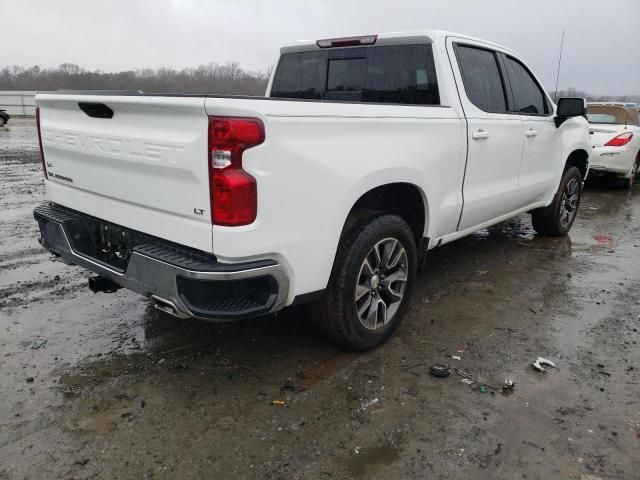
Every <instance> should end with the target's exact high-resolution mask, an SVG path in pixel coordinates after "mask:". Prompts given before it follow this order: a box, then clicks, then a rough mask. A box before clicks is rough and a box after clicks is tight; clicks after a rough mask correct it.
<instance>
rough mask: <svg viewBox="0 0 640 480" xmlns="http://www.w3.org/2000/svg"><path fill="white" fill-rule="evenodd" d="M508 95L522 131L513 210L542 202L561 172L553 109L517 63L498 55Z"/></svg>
mask: <svg viewBox="0 0 640 480" xmlns="http://www.w3.org/2000/svg"><path fill="white" fill-rule="evenodd" d="M501 61H502V62H503V65H504V71H505V72H506V74H507V75H506V79H507V84H508V87H509V88H508V93H509V96H510V98H509V110H510V111H511V112H512V113H513V114H514V115H517V116H518V118H520V120H521V121H522V124H523V127H524V148H523V154H522V162H521V165H520V175H519V185H520V188H519V190H518V195H517V197H516V199H515V200H516V202H517V207H518V208H521V207H525V206H527V205H530V204H532V203H535V202H538V201H540V200H543V199H545V197H547V196H548V193H549V191H555V189H556V188H557V186H558V185H557V183H558V174H559V172H560V170H561V168H562V165H561V162H562V159H561V158H560V152H562V148H560V145H559V141H560V135H561V134H560V133H559V131H558V129H557V128H556V125H555V122H554V119H553V109H552V107H551V102H550V101H549V98H548V97H547V95H546V93H545V92H544V90H543V89H542V87H541V86H540V84H539V83H538V81H537V80H536V78H535V77H534V76H533V74H532V73H531V72H530V71H529V69H528V68H527V67H526V66H525V65H524V64H523V63H522V62H521V61H520V60H518V59H516V58H515V57H513V56H511V55H507V54H504V55H502V54H501Z"/></svg>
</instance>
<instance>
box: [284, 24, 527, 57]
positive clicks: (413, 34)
mask: <svg viewBox="0 0 640 480" xmlns="http://www.w3.org/2000/svg"><path fill="white" fill-rule="evenodd" d="M447 37H456V38H461V39H467V40H472V41H475V42H481V43H484V44H485V45H487V46H490V47H494V48H497V49H500V50H504V51H508V52H511V53H514V54H515V52H514V51H513V50H511V49H509V48H507V47H505V46H503V45H499V44H497V43H494V42H490V41H487V40H483V39H481V38H476V37H472V36H469V35H464V34H461V33H455V32H449V31H446V30H407V31H402V32H385V33H378V34H375V33H374V34H369V35H355V36H344V37H333V38H322V39H316V40H299V41H297V42H292V43H290V44H287V45H285V46H283V47H282V48H281V49H280V53H281V54H284V53H293V52H307V51H317V50H322V49H324V48H331V47H347V46H349V47H357V46H366V45H405V44H416V43H424V44H430V43H433V42H434V41H436V40H440V39H445V38H447ZM372 40H373V41H372ZM328 42H334V44H333V45H329V44H328ZM360 42H362V43H360ZM321 45H322V46H321Z"/></svg>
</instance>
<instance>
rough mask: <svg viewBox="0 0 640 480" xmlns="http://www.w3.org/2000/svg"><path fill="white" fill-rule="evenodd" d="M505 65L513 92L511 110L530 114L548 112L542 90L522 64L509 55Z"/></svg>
mask: <svg viewBox="0 0 640 480" xmlns="http://www.w3.org/2000/svg"><path fill="white" fill-rule="evenodd" d="M505 65H506V68H507V74H508V75H509V83H510V84H511V93H512V94H513V103H514V108H513V110H514V111H516V112H519V113H525V114H531V115H544V114H546V113H549V105H548V103H547V99H546V96H545V94H544V92H543V91H542V89H541V88H540V86H539V85H538V82H536V81H535V79H534V78H533V76H531V74H530V73H529V71H528V70H527V69H526V68H525V67H524V65H522V64H521V63H520V62H518V61H517V60H515V59H513V58H511V57H506V58H505Z"/></svg>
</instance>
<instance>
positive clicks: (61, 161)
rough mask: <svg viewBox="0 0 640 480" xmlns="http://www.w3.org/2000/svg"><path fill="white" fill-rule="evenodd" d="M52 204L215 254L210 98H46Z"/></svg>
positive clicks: (43, 116) (43, 112) (42, 99)
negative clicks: (207, 107)
mask: <svg viewBox="0 0 640 480" xmlns="http://www.w3.org/2000/svg"><path fill="white" fill-rule="evenodd" d="M36 102H37V104H38V105H39V108H40V127H41V134H42V144H43V150H44V157H45V162H46V165H47V173H48V181H47V182H46V188H47V199H48V200H50V201H52V202H55V203H57V204H60V205H63V206H66V207H68V208H72V209H75V210H78V211H81V212H83V213H87V214H89V215H92V216H94V217H97V218H100V219H103V220H108V221H110V222H113V223H115V224H118V225H122V226H125V227H129V228H132V229H134V230H138V231H141V232H144V233H148V234H150V235H154V236H157V237H161V238H163V239H167V240H171V241H173V242H176V243H180V244H182V245H187V246H191V247H194V248H197V249H199V250H204V251H208V252H210V251H212V227H211V215H210V212H209V210H210V207H209V204H210V201H209V176H208V165H207V141H208V130H207V128H208V121H207V114H206V112H205V108H204V98H196V97H160V96H142V95H129V96H128V95H122V96H117V95H66V94H40V95H38V96H37V97H36Z"/></svg>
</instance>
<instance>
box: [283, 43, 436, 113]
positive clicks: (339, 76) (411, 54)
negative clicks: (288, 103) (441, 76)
mask: <svg viewBox="0 0 640 480" xmlns="http://www.w3.org/2000/svg"><path fill="white" fill-rule="evenodd" d="M271 97H276V98H291V99H312V100H334V101H347V102H361V103H362V102H364V103H391V104H401V105H439V104H440V95H439V91H438V81H437V78H436V72H435V65H434V60H433V51H432V48H431V45H422V44H421V45H388V46H371V47H356V48H348V47H346V48H331V49H327V50H320V51H310V52H295V53H285V54H283V55H282V56H281V57H280V61H279V62H278V67H277V69H276V74H275V77H274V81H273V86H272V88H271Z"/></svg>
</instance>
